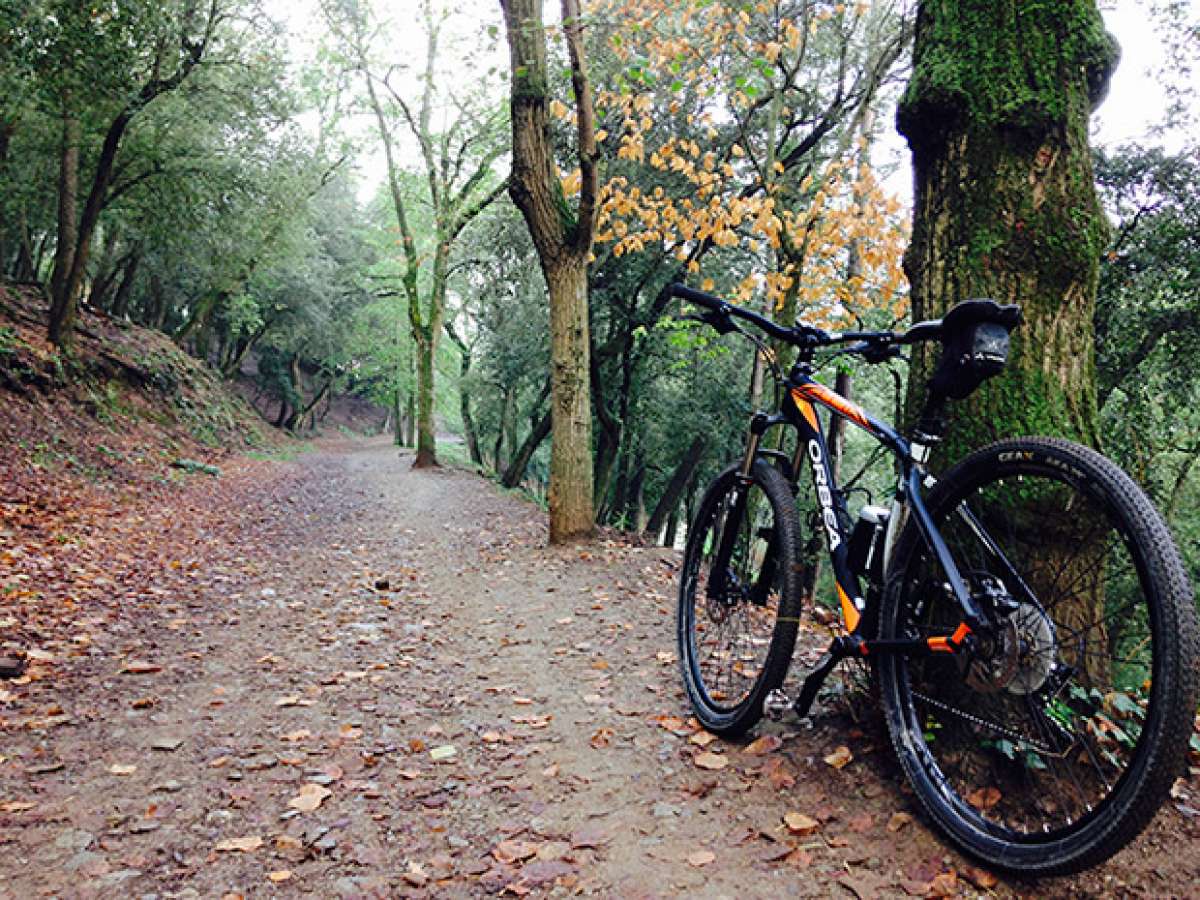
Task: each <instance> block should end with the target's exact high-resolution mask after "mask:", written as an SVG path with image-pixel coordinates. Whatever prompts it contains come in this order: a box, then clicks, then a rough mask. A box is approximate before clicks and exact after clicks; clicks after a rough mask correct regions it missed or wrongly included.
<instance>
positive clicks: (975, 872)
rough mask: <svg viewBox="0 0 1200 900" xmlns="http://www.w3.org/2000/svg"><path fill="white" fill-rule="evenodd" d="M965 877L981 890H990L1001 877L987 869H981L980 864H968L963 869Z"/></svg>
mask: <svg viewBox="0 0 1200 900" xmlns="http://www.w3.org/2000/svg"><path fill="white" fill-rule="evenodd" d="M963 877H964V878H966V879H967V881H969V882H971V884H973V885H975V887H977V888H979V889H980V890H981V891H990V890H991V889H992V888H994V887H995V886H996V885H997V883H998V882H999V879H998V878H996V876H995V875H993V874H992V873H991V872H989V871H988V870H987V869H981V868H979V867H978V866H967V868H965V869H964V870H963Z"/></svg>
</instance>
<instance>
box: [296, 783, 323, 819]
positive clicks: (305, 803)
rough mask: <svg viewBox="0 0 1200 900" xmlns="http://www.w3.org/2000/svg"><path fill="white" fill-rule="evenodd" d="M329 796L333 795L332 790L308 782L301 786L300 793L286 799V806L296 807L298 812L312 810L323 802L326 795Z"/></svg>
mask: <svg viewBox="0 0 1200 900" xmlns="http://www.w3.org/2000/svg"><path fill="white" fill-rule="evenodd" d="M331 796H333V791H331V790H329V788H327V787H322V786H321V785H319V784H312V783H309V784H306V785H304V786H303V787H301V788H300V793H299V794H297V795H296V796H295V797H293V798H292V799H291V800H289V801H288V806H290V807H292V809H298V810H300V812H312V811H313V810H315V809H317V807H319V806H320V805H321V804H322V803H324V802H325V799H326V798H327V797H331Z"/></svg>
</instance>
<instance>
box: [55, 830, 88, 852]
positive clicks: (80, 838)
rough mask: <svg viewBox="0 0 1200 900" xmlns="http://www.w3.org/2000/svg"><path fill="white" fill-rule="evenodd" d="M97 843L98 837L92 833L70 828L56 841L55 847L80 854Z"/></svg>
mask: <svg viewBox="0 0 1200 900" xmlns="http://www.w3.org/2000/svg"><path fill="white" fill-rule="evenodd" d="M95 841H96V836H95V835H94V834H92V833H91V832H88V831H79V830H76V829H74V828H68V829H67V830H66V831H63V832H62V833H61V834H59V836H58V837H57V838H55V839H54V846H55V847H57V848H58V849H59V850H74V851H75V852H76V853H78V852H79V851H81V850H86V849H87V848H88V847H90V846H92V844H93V843H95Z"/></svg>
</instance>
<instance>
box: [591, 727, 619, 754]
mask: <svg viewBox="0 0 1200 900" xmlns="http://www.w3.org/2000/svg"><path fill="white" fill-rule="evenodd" d="M612 736H613V730H612V729H611V728H598V729H596V733H595V734H593V735H592V737H591V739H590V740H589V741H588V743H589V744H591V745H592V746H593V747H594V748H596V749H597V750H602V749H604V748H605V747H607V746H608V745H609V744H610V743H611V742H612Z"/></svg>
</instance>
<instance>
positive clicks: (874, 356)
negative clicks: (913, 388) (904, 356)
mask: <svg viewBox="0 0 1200 900" xmlns="http://www.w3.org/2000/svg"><path fill="white" fill-rule="evenodd" d="M860 352H861V353H862V358H863V359H865V360H866V361H867V362H868V363H871V364H872V365H874V364H876V363H882V362H887V361H888V360H889V359H896V358H898V357H899V356H900V355H901V350H900V348H899V347H897V346H896V345H895V344H870V343H868V344H867V345H866V346H865V347H864V348H863V349H862V350H861V351H860Z"/></svg>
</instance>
